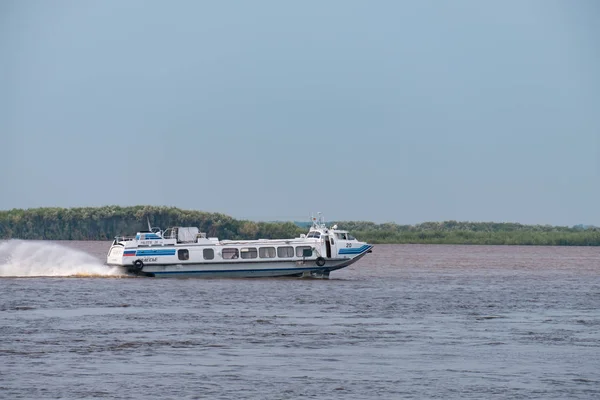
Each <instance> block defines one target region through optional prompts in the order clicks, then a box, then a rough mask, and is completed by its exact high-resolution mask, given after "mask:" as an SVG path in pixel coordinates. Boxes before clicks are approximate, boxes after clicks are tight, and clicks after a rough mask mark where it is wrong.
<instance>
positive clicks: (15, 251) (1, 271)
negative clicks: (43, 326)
mask: <svg viewBox="0 0 600 400" xmlns="http://www.w3.org/2000/svg"><path fill="white" fill-rule="evenodd" d="M121 274H122V271H120V270H119V269H118V268H113V267H109V266H107V265H103V264H102V263H101V262H100V261H99V260H98V259H97V258H95V257H93V256H92V255H90V254H87V253H85V252H83V251H79V250H75V249H72V248H70V247H66V246H62V245H59V244H56V243H45V242H33V241H31V242H30V241H24V240H14V239H13V240H8V241H5V242H0V277H26V276H82V277H83V276H85V277H92V276H119V275H121Z"/></svg>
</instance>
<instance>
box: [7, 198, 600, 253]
mask: <svg viewBox="0 0 600 400" xmlns="http://www.w3.org/2000/svg"><path fill="white" fill-rule="evenodd" d="M148 220H149V221H150V222H151V224H152V226H159V227H162V228H163V229H165V228H168V227H171V226H197V227H198V228H200V230H201V231H202V232H206V233H207V235H208V236H212V237H219V238H221V239H275V238H287V237H297V236H298V235H300V234H301V233H306V231H307V224H306V222H304V221H302V222H298V223H293V222H254V221H247V220H238V219H234V218H232V217H230V216H227V215H224V214H220V213H208V212H203V211H193V210H182V209H179V208H175V207H160V206H133V207H119V206H105V207H82V208H34V209H26V210H23V209H13V210H8V211H0V238H1V239H10V238H17V239H46V240H112V239H113V238H114V237H115V236H117V235H133V234H135V233H136V232H138V231H142V230H147V229H148V225H147V221H148ZM334 223H337V225H338V226H339V228H340V229H346V230H348V231H350V232H351V233H352V234H353V235H354V236H356V237H357V238H359V239H360V240H363V241H368V242H370V243H376V244H377V243H423V244H497V245H556V246H600V228H597V227H584V226H575V227H560V226H550V225H522V224H518V223H497V222H457V221H445V222H425V223H422V224H418V225H398V224H395V223H384V224H375V223H373V222H365V221H338V222H331V225H332V224H334Z"/></svg>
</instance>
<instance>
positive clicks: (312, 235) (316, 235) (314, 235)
mask: <svg viewBox="0 0 600 400" xmlns="http://www.w3.org/2000/svg"><path fill="white" fill-rule="evenodd" d="M306 237H307V238H317V239H318V238H320V237H321V232H308V235H306Z"/></svg>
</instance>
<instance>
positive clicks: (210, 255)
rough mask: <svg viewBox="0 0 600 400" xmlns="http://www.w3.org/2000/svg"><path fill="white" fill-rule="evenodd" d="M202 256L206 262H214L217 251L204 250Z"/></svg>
mask: <svg viewBox="0 0 600 400" xmlns="http://www.w3.org/2000/svg"><path fill="white" fill-rule="evenodd" d="M202 255H203V256H204V259H205V260H212V259H214V258H215V251H214V250H213V249H204V250H202Z"/></svg>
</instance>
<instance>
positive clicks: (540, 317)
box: [0, 241, 600, 399]
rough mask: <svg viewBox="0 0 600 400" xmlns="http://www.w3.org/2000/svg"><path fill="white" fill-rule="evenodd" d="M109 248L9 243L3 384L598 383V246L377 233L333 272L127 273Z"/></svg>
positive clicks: (78, 390)
mask: <svg viewBox="0 0 600 400" xmlns="http://www.w3.org/2000/svg"><path fill="white" fill-rule="evenodd" d="M108 247H109V243H107V242H30V241H8V242H2V243H0V338H1V341H0V398H6V399H16V398H25V399H46V398H62V399H81V398H107V399H148V398H169V399H234V398H235V399H238V398H242V399H246V398H248V399H297V398H317V399H430V398H441V399H488V398H502V399H597V398H600V248H597V247H511V246H442V245H378V246H376V247H375V249H374V251H373V253H372V254H369V255H367V256H366V257H365V258H363V259H362V260H360V261H359V262H358V263H356V264H354V265H352V266H350V267H348V268H346V269H343V270H340V271H335V272H333V273H332V274H331V279H329V280H316V279H296V278H294V279H291V278H286V279H272V278H271V279H257V278H254V279H229V280H228V279H210V280H200V279H160V280H159V279H152V278H125V277H122V276H119V275H118V271H116V270H114V269H111V268H109V267H106V266H104V265H102V263H103V261H104V258H105V254H106V251H107V250H108ZM15 276H20V277H15Z"/></svg>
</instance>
